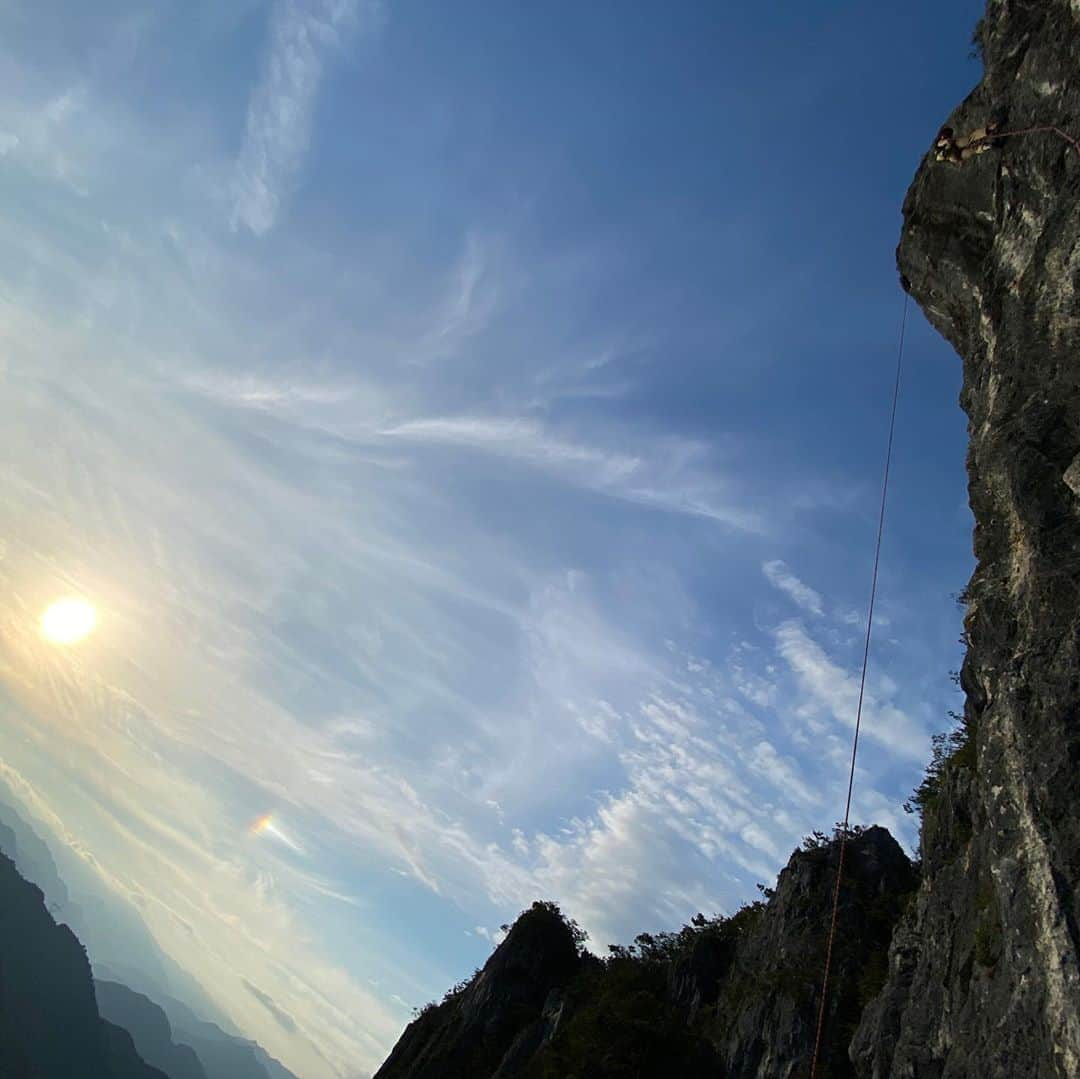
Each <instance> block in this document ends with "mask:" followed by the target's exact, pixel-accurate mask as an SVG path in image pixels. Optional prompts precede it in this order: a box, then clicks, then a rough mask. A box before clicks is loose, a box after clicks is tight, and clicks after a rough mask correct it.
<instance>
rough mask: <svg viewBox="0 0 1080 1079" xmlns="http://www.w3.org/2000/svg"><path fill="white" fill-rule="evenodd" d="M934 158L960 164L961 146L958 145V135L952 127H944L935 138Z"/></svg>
mask: <svg viewBox="0 0 1080 1079" xmlns="http://www.w3.org/2000/svg"><path fill="white" fill-rule="evenodd" d="M934 160H935V161H948V162H951V163H952V164H954V165H959V164H960V161H961V160H962V159H961V157H960V147H959V146H957V145H956V135H955V133H954V132H953V129H952V128H951V127H943V128H942V129H941V130H940V131H939V132H938V136H937V138H936V139H934Z"/></svg>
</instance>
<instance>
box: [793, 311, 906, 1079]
mask: <svg viewBox="0 0 1080 1079" xmlns="http://www.w3.org/2000/svg"><path fill="white" fill-rule="evenodd" d="M909 299H910V298H909V296H908V294H907V293H906V292H905V293H904V314H903V317H902V318H901V320H900V344H899V347H898V348H897V353H896V382H895V384H894V386H893V399H892V416H891V417H890V419H889V441H888V448H887V450H886V451H885V474H884V476H883V477H882V480H881V509H880V511H879V513H878V528H877V542H876V544H875V546H874V573H873V577H872V579H871V582H870V609H869V611H868V613H867V616H866V643H865V645H864V647H863V660H862V676H861V678H860V679H859V704H858V707H857V708H856V710H855V737H854V739H853V740H852V744H851V769H850V771H849V773H848V786H847V801H846V802H845V803H844V823H843V824H842V825H841V826H840V827H841V831H840V857H839V860H838V862H837V865H836V887H835V889H834V891H833V907H832V923H831V924H830V926H829V940H828V944H827V945H826V947H825V973H824V975H823V976H822V980H821V1005H820V1008H819V1010H818V1021H817V1035H816V1037H815V1038H814V1057H813V1061H812V1063H811V1065H810V1079H817V1073H818V1061H819V1059H820V1057H821V1046H822V1042H823V1040H824V1036H825V1010H826V1005H827V1003H828V994H829V973H830V970H831V968H832V955H833V943H834V942H835V940H836V924H837V921H838V919H839V915H840V884H841V881H842V880H843V876H844V855H845V853H846V852H847V841H848V831H849V828H850V824H851V794H852V791H853V790H854V788H855V760H856V757H857V756H858V753H859V731H860V729H861V727H862V710H863V698H864V697H865V695H866V671H867V668H868V667H869V665H870V637H871V633H872V631H873V627H874V602H875V601H876V599H877V583H878V569H879V567H880V566H881V540H882V536H883V535H884V533H885V502H886V499H887V497H888V493H889V473H890V470H891V468H892V453H893V441H894V438H895V435H896V409H897V405H898V404H899V402H900V372H901V369H902V368H903V362H904V336H905V334H906V331H907V313H908V303H909Z"/></svg>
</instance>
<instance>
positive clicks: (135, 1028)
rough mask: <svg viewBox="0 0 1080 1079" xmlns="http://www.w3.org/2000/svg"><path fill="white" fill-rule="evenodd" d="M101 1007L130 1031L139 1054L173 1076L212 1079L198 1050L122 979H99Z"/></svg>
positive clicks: (152, 1004) (189, 1078)
mask: <svg viewBox="0 0 1080 1079" xmlns="http://www.w3.org/2000/svg"><path fill="white" fill-rule="evenodd" d="M94 988H95V990H96V991H97V1001H98V1009H99V1011H100V1012H101V1014H102V1015H103V1016H104V1017H105V1018H106V1019H108V1020H110V1021H111V1022H113V1023H116V1024H117V1025H119V1026H121V1027H123V1028H124V1029H125V1030H127V1031H129V1032H130V1034H131V1036H132V1038H133V1039H134V1041H135V1048H136V1049H137V1050H138V1051H139V1055H140V1056H141V1057H142V1058H143V1059H144V1060H145V1061H147V1063H149V1064H153V1065H154V1067H155V1068H160V1069H161V1070H162V1071H163V1072H165V1074H166V1075H167V1076H168V1077H169V1079H209V1077H208V1076H207V1073H206V1070H205V1069H204V1068H203V1065H202V1063H201V1062H200V1060H199V1057H198V1055H197V1054H196V1052H195V1050H194V1049H192V1048H191V1047H190V1046H188V1045H185V1044H183V1043H180V1044H177V1043H176V1042H175V1041H174V1040H173V1031H172V1027H171V1025H170V1024H169V1020H168V1017H167V1016H166V1014H165V1012H164V1011H162V1009H161V1008H159V1007H158V1005H156V1004H155V1003H154V1002H153V1001H152V1000H150V999H149V998H148V997H145V996H143V995H142V994H141V993H136V992H135V991H134V990H133V989H129V988H128V987H127V986H126V985H120V984H119V983H118V982H104V981H100V980H98V981H95V982H94Z"/></svg>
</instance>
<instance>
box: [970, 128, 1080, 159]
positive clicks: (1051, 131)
mask: <svg viewBox="0 0 1080 1079" xmlns="http://www.w3.org/2000/svg"><path fill="white" fill-rule="evenodd" d="M1019 135H1057V136H1058V137H1060V138H1063V139H1064V140H1065V141H1066V142H1067V143H1068V144H1069V145H1070V146H1071V147H1072V148H1073V149H1074V150H1075V151H1076V152H1077V153H1078V154H1080V142H1078V141H1077V140H1076V139H1074V138H1073V136H1072V135H1070V134H1069V133H1068V132H1067V131H1062V130H1061V128H1060V127H1055V126H1054V125H1053V124H1044V125H1042V126H1041V127H1025V128H1022V129H1020V130H1019V131H998V132H995V133H994V134H993V135H987V136H986V137H985V138H983V139H980V140H979V141H980V142H986V143H991V144H992V143H993V142H994V141H995V140H996V139H1012V138H1016V137H1017V136H1019Z"/></svg>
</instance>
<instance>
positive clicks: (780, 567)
mask: <svg viewBox="0 0 1080 1079" xmlns="http://www.w3.org/2000/svg"><path fill="white" fill-rule="evenodd" d="M761 571H762V572H763V573H764V574H765V579H766V580H767V581H768V582H769V584H771V585H772V586H773V587H774V588H777V589H779V590H780V591H781V592H783V593H784V594H785V595H787V596H788V597H789V598H790V599H792V600H793V601H794V602H795V603H797V604H798V605H799V606H800V607H802V609H803V610H804V611H808V612H809V613H810V614H813V615H817V616H818V617H820V616H821V615H822V614H823V613H824V606H823V605H822V601H821V594H820V593H819V592H815V591H814V589H812V588H811V587H810V586H809V585H806V584H803V582H802V581H800V580H799V578H798V577H796V576H795V574H794V573H792V572H791V570H790V569H788V567H787V564H786V563H785V562H782V561H781V560H780V559H773V560H772V561H771V562H763V563H762V565H761Z"/></svg>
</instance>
